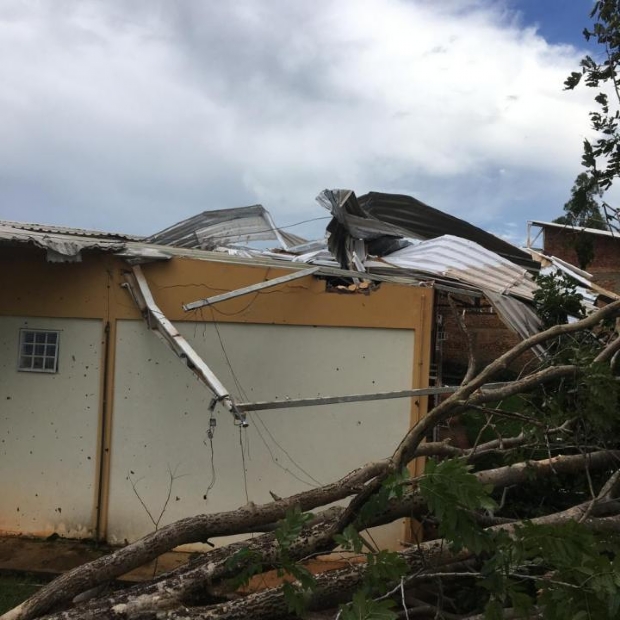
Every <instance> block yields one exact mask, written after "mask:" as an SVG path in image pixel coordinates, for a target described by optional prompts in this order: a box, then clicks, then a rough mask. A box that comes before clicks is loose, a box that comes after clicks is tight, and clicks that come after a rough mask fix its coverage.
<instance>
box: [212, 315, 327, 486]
mask: <svg viewBox="0 0 620 620" xmlns="http://www.w3.org/2000/svg"><path fill="white" fill-rule="evenodd" d="M209 308H210V310H211V320H212V322H213V326H214V328H215V332H216V334H217V337H218V340H219V343H220V347H221V349H222V353H223V355H224V359H225V360H226V364H227V366H228V369H229V370H230V373H231V376H232V378H233V382H234V383H235V386H236V388H237V390H238V393H239V394H240V395H241V397H242V398H243V399H244V400H246V401H248V400H249V398H248V395H247V393H246V391H245V390H244V389H243V386H242V385H241V382H240V381H239V378H238V376H237V373H236V372H235V370H234V368H233V366H232V363H231V361H230V357H229V356H228V352H227V351H226V347H225V346H224V340H223V338H222V334H221V333H220V330H219V326H218V323H217V320H216V319H215V314H214V312H213V307H211V306H209ZM202 310H203V309H202V308H201V309H200V312H201V316H202ZM255 416H256V418H257V419H258V421H259V422H260V423H261V424H262V426H263V428H264V430H265V432H266V433H267V434H268V435H269V437H270V438H271V440H272V441H273V443H274V444H275V445H276V446H277V447H278V448H279V449H280V450H281V451H282V452H283V453H284V454H285V455H286V457H287V458H288V460H289V461H290V462H291V463H292V464H293V466H294V467H296V468H297V469H298V470H299V471H300V472H301V473H302V474H304V476H307V478H308V479H309V480H311V481H312V482H308V481H306V480H303V479H302V478H300V477H299V476H298V475H296V474H295V473H294V472H292V471H291V470H290V469H288V468H287V467H285V466H283V465H282V464H281V463H279V462H278V460H277V458H276V457H275V456H274V454H273V451H272V450H271V448H270V447H269V444H268V442H267V441H266V440H265V438H264V436H263V434H262V433H261V432H260V429H259V428H258V425H256V424H255V425H254V428H255V429H256V431H257V433H258V436H259V437H260V439H261V441H262V442H263V444H265V447H266V448H267V450H268V452H269V455H270V456H271V460H272V461H273V462H274V464H275V465H276V466H277V467H279V468H280V469H282V470H283V471H285V472H286V473H288V474H289V475H291V476H292V477H293V478H295V479H296V480H298V481H299V482H302V483H303V484H306V485H307V486H311V487H312V486H322V483H321V482H320V481H319V480H317V479H316V478H315V477H314V476H312V475H311V474H310V473H309V472H307V471H306V470H305V469H304V468H303V467H302V466H301V465H300V464H299V463H297V461H295V459H294V458H293V457H292V456H291V455H290V454H289V452H288V451H287V450H286V449H285V448H284V447H283V446H282V445H281V444H280V443H279V442H278V441H277V440H276V438H275V437H274V436H273V433H272V432H271V430H270V429H269V427H268V426H267V424H266V423H265V421H264V420H263V419H262V417H261V416H260V414H259V413H258V412H255V413H254V414H253V416H252V417H253V418H254V417H255ZM244 458H245V457H244Z"/></svg>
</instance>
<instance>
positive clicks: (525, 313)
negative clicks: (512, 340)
mask: <svg viewBox="0 0 620 620" xmlns="http://www.w3.org/2000/svg"><path fill="white" fill-rule="evenodd" d="M483 292H484V294H485V297H486V298H487V299H488V300H489V301H490V302H491V304H492V305H493V307H494V308H495V310H496V311H497V314H498V315H499V316H500V318H501V319H502V321H503V322H504V323H505V324H506V326H507V327H509V328H510V329H512V331H514V332H516V333H517V334H518V335H519V336H521V338H523V339H525V338H529V337H530V336H533V335H534V334H537V333H538V332H539V331H540V327H541V322H540V318H539V317H538V315H537V314H536V312H534V310H533V309H532V308H530V307H529V306H528V305H526V304H525V303H524V302H522V301H519V300H518V299H515V298H514V297H510V296H508V295H500V294H499V293H495V292H494V291H489V290H488V289H487V290H485V291H483ZM534 353H536V355H537V356H538V357H540V358H542V357H544V353H545V349H544V347H542V346H540V345H538V346H536V347H534Z"/></svg>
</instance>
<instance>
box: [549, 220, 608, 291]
mask: <svg viewBox="0 0 620 620" xmlns="http://www.w3.org/2000/svg"><path fill="white" fill-rule="evenodd" d="M579 234H588V233H579V232H575V231H572V230H567V229H562V228H545V240H544V250H545V252H547V253H548V254H551V255H553V256H557V257H558V258H561V259H562V260H565V261H566V262H568V263H571V264H572V265H576V266H579V260H578V258H577V252H576V251H575V240H576V236H577V235H579ZM590 236H591V237H592V240H593V243H594V258H593V260H592V262H591V263H590V264H589V265H588V266H587V267H586V271H588V272H590V273H591V274H592V276H593V279H594V282H596V284H598V285H599V286H602V287H604V288H606V289H609V290H611V291H614V292H615V293H620V238H617V237H603V236H600V235H596V234H591V235H590Z"/></svg>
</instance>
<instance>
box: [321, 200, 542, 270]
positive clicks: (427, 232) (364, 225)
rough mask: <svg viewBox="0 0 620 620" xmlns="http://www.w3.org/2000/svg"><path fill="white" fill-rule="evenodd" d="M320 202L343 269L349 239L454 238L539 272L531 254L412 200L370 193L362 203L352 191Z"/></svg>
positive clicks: (330, 245)
mask: <svg viewBox="0 0 620 620" xmlns="http://www.w3.org/2000/svg"><path fill="white" fill-rule="evenodd" d="M317 200H318V202H319V203H320V204H321V205H322V206H323V207H325V208H327V209H328V210H329V211H331V213H332V215H333V216H334V219H333V220H332V221H331V222H330V223H329V225H328V227H327V230H328V232H329V233H330V238H329V248H330V250H331V251H332V253H333V254H334V256H336V258H337V259H338V261H339V262H340V264H341V265H342V266H346V248H345V245H346V238H347V237H348V236H351V237H355V238H357V239H364V240H366V241H370V240H373V239H378V238H380V237H382V236H388V237H394V236H396V237H412V238H416V239H435V238H437V237H440V236H442V235H445V234H450V235H454V236H457V237H461V238H463V239H468V240H470V241H474V242H475V243H477V244H479V245H481V246H482V247H484V248H485V249H487V250H489V251H491V252H495V253H496V254H499V255H500V256H502V257H504V258H506V259H507V260H509V261H511V262H513V263H515V264H518V265H521V266H524V267H526V268H527V269H530V270H537V269H538V264H537V263H535V262H534V261H532V259H531V257H530V255H529V254H528V253H527V252H524V251H523V250H520V249H519V248H517V247H515V246H514V245H512V244H510V243H508V242H507V241H504V240H503V239H500V238H498V237H496V236H495V235H492V234H491V233H488V232H486V231H484V230H482V229H481V228H478V227H477V226H474V225H473V224H470V223H469V222H466V221H464V220H461V219H459V218H457V217H454V216H452V215H448V214H447V213H443V212H442V211H439V210H438V209H434V208H433V207H429V206H428V205H426V204H424V203H423V202H421V201H419V200H417V199H415V198H413V197H411V196H404V195H400V194H384V193H380V192H370V193H368V194H365V195H364V196H360V197H359V199H358V198H357V197H356V196H355V194H354V193H353V192H352V191H351V190H324V191H323V192H321V194H320V195H319V196H318V197H317Z"/></svg>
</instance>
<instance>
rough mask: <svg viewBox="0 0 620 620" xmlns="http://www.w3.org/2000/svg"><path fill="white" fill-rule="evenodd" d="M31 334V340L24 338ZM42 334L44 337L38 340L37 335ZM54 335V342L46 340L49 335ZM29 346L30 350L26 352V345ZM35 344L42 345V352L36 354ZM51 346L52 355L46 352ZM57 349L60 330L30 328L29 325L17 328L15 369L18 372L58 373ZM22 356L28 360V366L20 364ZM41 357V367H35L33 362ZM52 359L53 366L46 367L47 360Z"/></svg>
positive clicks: (58, 347) (58, 348)
mask: <svg viewBox="0 0 620 620" xmlns="http://www.w3.org/2000/svg"><path fill="white" fill-rule="evenodd" d="M28 334H32V335H33V336H32V340H31V341H30V340H28V341H27V340H26V339H27V335H28ZM40 334H43V335H44V336H45V339H44V340H43V341H40V340H39V339H38V338H37V335H40ZM52 334H53V335H54V336H55V342H52V341H50V340H48V337H49V336H50V335H52ZM52 345H53V347H52ZM27 346H31V347H32V352H31V353H26V347H27ZM37 346H42V347H44V349H43V354H42V355H37V354H36V348H35V347H37ZM50 347H52V350H53V355H52V354H49V353H48V349H49V348H50ZM59 351H60V331H59V330H57V329H32V328H29V327H22V328H20V330H19V345H18V352H17V371H18V372H34V373H45V374H58V362H59ZM24 358H27V359H29V360H30V367H27V366H25V365H23V364H22V362H23V360H24ZM37 358H41V359H42V367H41V368H35V367H34V362H35V359H37ZM48 360H53V367H51V368H48V367H47V361H48Z"/></svg>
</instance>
